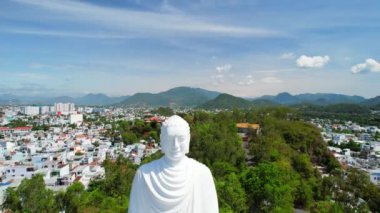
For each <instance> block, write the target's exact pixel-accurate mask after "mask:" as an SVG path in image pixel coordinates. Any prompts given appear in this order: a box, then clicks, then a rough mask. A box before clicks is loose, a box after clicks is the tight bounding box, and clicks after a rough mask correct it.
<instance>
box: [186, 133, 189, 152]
mask: <svg viewBox="0 0 380 213" xmlns="http://www.w3.org/2000/svg"><path fill="white" fill-rule="evenodd" d="M186 143H187V146H186V150H185V153H186V154H187V153H189V150H190V133H189V134H188V135H187V136H186Z"/></svg>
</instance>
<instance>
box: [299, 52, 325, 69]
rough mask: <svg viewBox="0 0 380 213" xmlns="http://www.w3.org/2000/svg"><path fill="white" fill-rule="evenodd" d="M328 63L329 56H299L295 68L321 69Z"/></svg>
mask: <svg viewBox="0 0 380 213" xmlns="http://www.w3.org/2000/svg"><path fill="white" fill-rule="evenodd" d="M329 61H330V57H329V56H327V55H326V56H306V55H301V56H300V57H299V58H298V59H297V66H298V67H301V68H321V67H324V66H325V65H326V64H327V63H328V62H329Z"/></svg>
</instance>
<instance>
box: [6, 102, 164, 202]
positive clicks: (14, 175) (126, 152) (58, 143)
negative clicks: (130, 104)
mask: <svg viewBox="0 0 380 213" xmlns="http://www.w3.org/2000/svg"><path fill="white" fill-rule="evenodd" d="M61 105H62V104H61ZM63 105H64V106H65V105H66V106H70V107H66V108H64V107H61V106H60V104H55V106H54V107H52V106H42V107H35V106H26V107H3V108H0V109H1V110H0V112H1V115H2V116H1V117H0V123H1V124H11V123H12V122H15V121H17V122H24V123H25V124H26V125H25V126H18V127H14V128H12V127H0V202H2V200H3V196H4V192H5V190H6V189H7V188H8V187H17V186H18V185H19V184H20V183H21V181H22V180H23V179H24V178H31V177H32V176H34V175H35V174H42V175H43V177H44V181H45V184H46V186H47V187H48V188H50V189H52V190H55V191H59V190H64V189H65V188H66V187H68V186H69V185H71V184H72V183H73V182H75V181H79V182H81V183H82V184H83V185H84V186H85V187H87V186H88V184H89V183H90V181H91V179H94V178H102V176H103V175H104V168H103V167H102V166H101V165H102V162H103V161H104V160H105V159H106V158H107V157H109V158H110V159H116V157H117V156H119V155H123V156H124V157H127V158H129V159H130V160H131V161H132V162H134V163H135V164H139V163H140V162H141V160H142V159H144V158H145V157H147V156H149V155H151V154H153V153H155V152H157V151H158V150H159V149H160V147H159V146H158V144H157V143H156V141H155V140H154V139H150V140H149V138H148V140H143V139H141V140H136V141H131V142H130V143H129V144H128V145H124V143H122V142H121V141H117V140H115V139H114V138H111V137H107V136H105V133H106V132H107V130H109V129H111V128H112V126H111V125H110V124H105V123H102V122H100V121H97V119H98V118H100V117H107V118H108V119H109V120H112V121H120V120H123V121H130V122H133V121H134V120H135V119H144V118H145V122H149V123H150V122H161V121H162V120H164V119H165V117H162V116H151V115H149V114H147V113H146V112H144V110H141V109H131V110H122V109H112V110H109V109H103V108H90V107H77V108H76V109H77V110H74V109H73V108H74V104H72V103H68V104H63ZM58 107H60V109H58ZM31 109H33V110H34V113H31V114H30V111H31ZM37 109H39V111H38V110H37ZM44 109H49V110H44ZM50 109H52V110H51V111H50ZM54 109H58V110H54ZM59 110H62V111H59ZM37 112H38V113H37ZM144 113H145V114H144ZM144 116H145V117H144ZM84 118H85V119H87V120H92V121H95V120H96V121H97V122H86V123H84ZM90 123H91V124H90ZM46 126H48V128H45V127H46ZM44 128H45V129H44Z"/></svg>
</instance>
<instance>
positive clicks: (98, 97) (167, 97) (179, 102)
mask: <svg viewBox="0 0 380 213" xmlns="http://www.w3.org/2000/svg"><path fill="white" fill-rule="evenodd" d="M10 101H11V102H12V103H13V104H18V105H31V104H36V105H52V104H54V103H56V102H72V103H75V104H76V105H89V106H99V105H115V106H152V107H157V106H166V107H199V108H205V109H210V108H222V109H228V108H233V107H238V108H247V107H250V106H256V107H260V106H274V105H297V104H313V105H332V104H341V103H349V104H361V105H363V106H366V107H371V108H380V96H377V97H374V98H370V99H366V98H364V97H361V96H349V95H341V94H332V93H316V94H310V93H305V94H299V95H291V94H290V93H287V92H283V93H279V94H278V95H276V96H269V95H265V96H262V97H258V98H254V99H244V98H241V97H235V96H232V95H229V94H222V93H220V92H216V91H209V90H205V89H201V88H191V87H176V88H173V89H169V90H167V91H164V92H160V93H136V94H134V95H132V96H120V97H109V96H107V95H104V94H87V95H85V96H82V97H76V98H74V97H70V96H59V97H36V96H15V95H9V94H5V95H0V104H9V102H10Z"/></svg>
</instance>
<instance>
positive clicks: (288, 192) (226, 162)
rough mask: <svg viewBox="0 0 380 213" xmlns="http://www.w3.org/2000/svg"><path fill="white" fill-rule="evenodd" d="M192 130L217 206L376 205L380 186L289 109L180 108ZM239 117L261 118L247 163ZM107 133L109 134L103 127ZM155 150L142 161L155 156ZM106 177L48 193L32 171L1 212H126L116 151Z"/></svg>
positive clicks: (130, 169) (134, 127) (125, 166)
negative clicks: (346, 164) (344, 165)
mask: <svg viewBox="0 0 380 213" xmlns="http://www.w3.org/2000/svg"><path fill="white" fill-rule="evenodd" d="M181 116H182V117H183V118H184V119H185V120H187V121H188V122H189V124H190V128H191V143H190V153H189V157H192V158H194V159H196V160H198V161H200V162H202V163H204V164H205V165H207V166H208V167H209V168H210V169H211V171H212V173H213V176H214V180H215V185H216V188H217V193H218V200H219V208H220V212H294V209H295V208H296V209H304V210H307V211H310V212H368V211H369V210H370V211H372V212H376V211H379V209H380V189H379V188H378V187H377V186H375V185H373V184H372V183H371V182H370V180H369V177H368V176H367V175H366V174H365V173H363V172H362V171H359V170H355V169H348V170H346V171H343V170H342V169H341V167H340V165H339V163H338V162H337V161H336V160H335V158H334V157H333V156H332V155H331V154H330V153H329V152H328V150H327V145H326V144H325V142H324V141H323V140H322V138H321V136H320V132H319V130H318V129H317V128H315V127H314V126H312V125H310V124H308V123H305V122H303V121H301V120H300V119H298V118H299V112H298V111H295V110H292V109H289V108H282V107H276V108H266V109H256V110H232V111H228V112H220V113H217V114H212V113H207V112H203V111H196V112H193V113H190V114H181ZM237 122H253V123H259V124H260V126H261V131H260V133H259V134H256V133H254V132H250V133H249V135H250V137H249V138H250V141H249V154H250V155H251V156H252V159H251V161H252V166H248V165H247V163H246V156H245V150H244V149H243V147H242V140H241V138H240V137H239V136H238V134H237V128H236V123H237ZM152 125H153V126H152ZM112 126H113V130H114V131H117V132H119V133H120V132H121V135H122V140H123V141H124V142H125V143H130V142H131V141H133V140H135V139H137V138H141V137H147V136H149V135H150V136H152V137H154V138H156V139H157V140H158V135H159V125H157V124H149V125H146V124H144V123H143V122H134V123H133V124H131V123H119V124H112ZM107 134H109V135H110V136H112V134H114V133H113V132H112V131H110V132H108V133H107ZM161 156H162V154H160V153H156V154H154V155H152V156H150V157H148V158H146V159H144V161H143V163H147V162H150V161H152V160H154V159H157V158H159V157H161ZM103 166H104V168H105V177H104V178H102V179H97V180H93V181H92V182H91V183H90V185H89V187H88V189H85V188H84V186H83V185H82V184H80V183H78V182H76V183H74V184H72V185H71V186H69V187H68V188H67V190H66V191H65V192H64V191H61V192H58V193H54V192H53V191H51V190H49V189H47V188H46V187H45V185H44V182H43V178H42V176H40V175H36V176H34V177H33V178H31V179H25V180H23V181H22V183H21V185H20V186H19V187H18V188H17V189H14V188H8V189H7V191H6V199H5V203H4V204H3V205H2V209H3V211H4V210H6V209H8V210H11V211H12V212H59V211H65V212H126V211H127V209H128V202H129V193H130V189H131V184H132V180H133V177H134V174H135V171H136V169H137V168H138V167H137V166H136V165H133V164H132V163H131V162H130V161H129V160H128V159H125V158H123V157H121V156H119V157H118V158H117V159H116V160H111V159H107V160H105V161H104V162H103Z"/></svg>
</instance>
